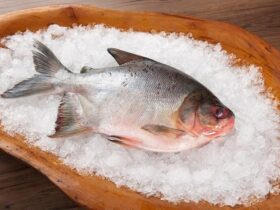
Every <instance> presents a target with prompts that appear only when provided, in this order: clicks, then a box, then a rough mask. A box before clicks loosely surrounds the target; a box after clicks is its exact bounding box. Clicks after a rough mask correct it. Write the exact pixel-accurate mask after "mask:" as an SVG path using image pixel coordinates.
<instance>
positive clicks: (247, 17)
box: [0, 0, 280, 210]
mask: <svg viewBox="0 0 280 210" xmlns="http://www.w3.org/2000/svg"><path fill="white" fill-rule="evenodd" d="M62 3H87V4H95V5H97V6H100V7H107V8H113V9H122V10H130V11H156V12H165V13H173V14H183V15H193V16H197V17H201V18H206V19H214V20H221V21H225V22H229V23H233V24H236V25H239V26H241V27H243V28H245V29H246V30H248V31H250V32H252V33H254V34H257V35H259V36H260V37H262V38H264V39H265V40H267V41H268V42H269V43H271V44H272V45H273V46H274V47H276V48H278V49H280V1H279V0H254V1H248V0H238V1H236V0H223V1H221V0H185V1H184V0H138V1H133V0H106V1H103V0H91V1H90V0H80V1H78V0H76V1H74V0H68V1H67V0H44V1H43V0H22V1H21V0H1V1H0V13H6V12H9V11H14V10H19V9H24V8H31V7H38V6H44V5H50V4H62ZM1 209H19V210H33V209H34V210H37V209H43V210H45V209H46V210H48V209H82V208H80V207H78V206H77V205H76V204H75V203H74V202H72V201H71V200H70V199H68V198H67V197H66V196H65V195H64V193H63V192H61V191H60V190H59V189H58V188H57V187H56V186H54V185H53V184H52V183H51V182H50V181H48V179H47V178H45V177H44V176H43V175H41V174H40V173H38V172H37V171H35V170H34V169H33V168H30V167H29V166H27V165H26V164H24V163H23V162H21V161H19V160H17V159H15V158H13V157H10V156H9V155H7V154H5V153H4V152H2V151H0V210H1Z"/></svg>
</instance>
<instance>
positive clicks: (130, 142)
mask: <svg viewBox="0 0 280 210" xmlns="http://www.w3.org/2000/svg"><path fill="white" fill-rule="evenodd" d="M101 135H102V136H103V137H105V138H106V139H107V140H109V141H111V142H113V143H116V144H120V145H122V146H125V147H138V145H139V144H140V141H137V140H135V139H132V138H127V137H122V136H115V135H106V134H101Z"/></svg>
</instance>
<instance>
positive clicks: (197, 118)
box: [176, 91, 235, 139]
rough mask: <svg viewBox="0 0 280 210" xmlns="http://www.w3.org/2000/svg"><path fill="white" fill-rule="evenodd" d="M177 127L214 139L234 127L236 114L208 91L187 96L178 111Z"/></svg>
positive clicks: (195, 134)
mask: <svg viewBox="0 0 280 210" xmlns="http://www.w3.org/2000/svg"><path fill="white" fill-rule="evenodd" d="M176 122H177V127H178V128H180V129H182V130H184V131H185V132H187V133H191V134H193V135H194V136H204V137H207V138H208V139H214V138H216V137H219V136H224V135H226V134H228V133H229V132H230V131H231V130H232V129H233V127H234V122H235V117H234V113H233V112H232V111H231V110H230V109H229V108H228V107H226V106H225V105H223V104H222V103H221V102H220V101H219V100H218V99H217V97H216V96H214V95H213V94H212V93H211V92H208V91H197V92H194V93H191V94H190V95H189V96H187V97H186V98H185V100H184V102H183V104H182V105H181V107H180V108H179V110H178V114H177V119H176Z"/></svg>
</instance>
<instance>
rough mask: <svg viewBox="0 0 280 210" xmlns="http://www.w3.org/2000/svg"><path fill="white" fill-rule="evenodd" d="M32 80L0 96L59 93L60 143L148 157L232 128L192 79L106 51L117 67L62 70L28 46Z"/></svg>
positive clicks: (227, 114) (40, 48)
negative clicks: (101, 141) (80, 141)
mask: <svg viewBox="0 0 280 210" xmlns="http://www.w3.org/2000/svg"><path fill="white" fill-rule="evenodd" d="M33 47H34V50H33V51H32V53H33V62H34V67H35V70H36V72H37V73H36V74H35V75H34V76H33V77H31V78H29V79H26V80H24V81H22V82H20V83H18V84H16V85H15V86H14V87H12V88H10V89H8V90H7V91H5V92H4V93H2V94H1V98H5V99H9V98H18V97H24V96H29V95H34V94H42V93H47V94H57V93H60V94H61V96H62V97H61V102H60V105H59V107H58V114H57V120H56V122H55V129H54V133H53V134H52V135H50V136H49V137H50V138H67V137H68V136H72V135H76V134H79V135H83V134H86V133H87V135H88V133H90V134H92V135H95V134H98V135H101V136H103V137H104V138H105V139H107V140H109V141H110V142H113V143H116V144H120V145H123V146H126V147H132V148H138V149H143V150H148V151H152V152H180V151H185V150H190V149H193V148H197V147H202V146H204V145H206V144H208V143H209V142H211V141H212V140H215V139H217V138H218V137H221V136H225V135H228V134H229V133H230V132H231V131H232V130H233V128H234V122H235V116H234V113H233V112H232V111H231V110H230V109H229V108H228V107H226V106H225V105H224V104H223V103H222V102H221V101H220V100H219V99H218V98H217V97H216V96H215V95H214V94H213V93H212V92H211V91H210V90H209V89H208V88H206V87H205V86H204V85H203V84H201V83H200V82H198V81H196V80H195V79H194V78H193V77H191V76H189V75H187V74H185V73H183V72H182V71H180V70H177V69H175V68H173V67H171V66H168V65H166V64H163V63H160V62H157V61H155V60H152V59H150V58H147V57H144V56H141V55H136V54H133V53H130V52H126V51H123V50H120V49H116V48H108V49H107V51H108V53H109V54H110V55H111V56H112V57H113V58H114V59H115V61H116V62H117V64H118V65H117V66H113V67H105V68H92V67H88V66H84V67H82V68H81V70H80V72H79V73H74V72H72V71H71V70H69V69H68V68H67V67H65V66H64V65H63V64H62V63H61V62H60V61H59V60H58V58H57V57H56V56H55V54H54V53H53V52H52V51H51V50H50V49H49V48H48V47H47V46H46V45H44V44H43V43H41V42H40V41H38V40H35V41H34V44H33Z"/></svg>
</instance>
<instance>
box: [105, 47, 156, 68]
mask: <svg viewBox="0 0 280 210" xmlns="http://www.w3.org/2000/svg"><path fill="white" fill-rule="evenodd" d="M107 51H108V52H109V53H110V54H111V55H112V56H113V57H114V58H115V60H116V61H117V63H118V64H119V65H122V64H124V63H128V62H130V61H133V60H139V59H142V60H143V59H148V60H150V59H149V58H145V57H143V56H140V55H136V54H133V53H129V52H126V51H123V50H119V49H116V48H108V49H107Z"/></svg>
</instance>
